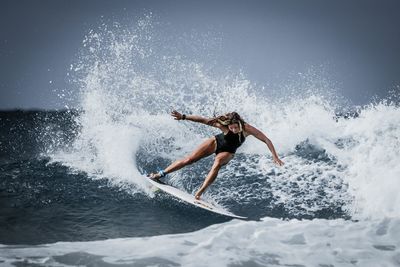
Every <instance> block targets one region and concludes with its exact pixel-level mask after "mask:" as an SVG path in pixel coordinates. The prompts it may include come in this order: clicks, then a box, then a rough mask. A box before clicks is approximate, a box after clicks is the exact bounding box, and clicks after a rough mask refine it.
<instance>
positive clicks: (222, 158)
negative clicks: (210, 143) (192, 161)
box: [195, 152, 234, 199]
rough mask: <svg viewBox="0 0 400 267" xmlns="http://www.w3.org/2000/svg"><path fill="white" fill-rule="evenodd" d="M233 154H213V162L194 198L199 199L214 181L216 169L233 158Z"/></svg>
mask: <svg viewBox="0 0 400 267" xmlns="http://www.w3.org/2000/svg"><path fill="white" fill-rule="evenodd" d="M233 156H234V154H232V153H229V152H221V153H218V154H217V155H216V156H215V160H214V164H213V166H212V167H211V170H210V172H209V173H208V175H207V177H206V179H205V180H204V183H203V184H202V186H201V187H200V189H199V191H197V193H196V195H195V197H196V199H200V196H201V195H202V194H203V193H204V191H205V190H206V189H207V187H208V186H209V185H210V184H212V182H214V180H215V178H216V177H217V175H218V171H219V170H220V169H221V167H222V166H224V165H225V164H227V163H228V162H229V161H230V160H231V159H232V158H233Z"/></svg>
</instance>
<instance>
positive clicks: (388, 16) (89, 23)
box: [0, 0, 400, 109]
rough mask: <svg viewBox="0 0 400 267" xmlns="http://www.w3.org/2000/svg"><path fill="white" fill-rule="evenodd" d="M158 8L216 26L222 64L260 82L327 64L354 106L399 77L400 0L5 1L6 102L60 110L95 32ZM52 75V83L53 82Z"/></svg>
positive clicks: (170, 16) (183, 22)
mask: <svg viewBox="0 0 400 267" xmlns="http://www.w3.org/2000/svg"><path fill="white" fill-rule="evenodd" d="M146 12H152V13H153V14H155V17H157V20H158V22H160V23H161V24H162V23H166V24H167V23H168V24H169V27H173V28H174V29H175V30H176V32H177V33H178V34H179V33H182V36H184V33H190V32H196V33H199V34H201V33H202V32H205V33H206V32H210V31H215V36H219V37H220V38H221V43H220V44H219V45H220V47H222V49H221V51H220V55H219V60H220V61H221V64H227V65H230V66H231V67H232V68H233V69H238V70H239V69H240V70H242V71H243V72H244V74H245V75H246V76H247V77H248V79H250V81H252V82H254V83H257V84H260V85H263V84H265V85H270V84H281V85H282V84H284V83H285V82H286V81H288V80H290V79H291V75H293V73H299V72H300V73H301V72H305V71H307V69H309V68H310V67H312V66H317V67H318V66H322V67H321V68H323V69H325V72H326V75H327V76H328V77H329V79H332V80H333V81H334V82H335V83H337V89H338V90H339V92H340V94H342V95H344V96H345V97H347V98H349V99H350V100H351V101H353V103H355V104H365V103H368V102H369V101H370V99H371V97H372V96H373V95H378V96H381V97H382V96H385V95H386V94H387V92H388V91H389V90H390V89H391V88H393V87H395V86H397V85H399V84H400V52H399V48H400V16H399V14H400V1H350V0H346V1H338V0H329V1H328V0H320V1H309V0H307V1H303V0H297V1H293V0H290V1H285V0H276V1H268V0H265V1H186V0H185V1H167V0H160V1H151V0H143V1H131V0H130V1H123V0H119V1H111V0H109V1H104V0H97V1H92V0H90V1H89V0H86V1H85V0H80V1H77V0H68V1H67V0H66V1H63V0H51V1H47V0H41V1H39V0H37V1H33V0H31V1H21V0H12V1H11V0H2V1H1V2H0V109H11V108H46V109H52V108H62V107H63V103H62V102H61V101H60V100H59V99H58V97H57V94H56V93H55V92H54V91H55V90H56V89H60V88H66V89H68V86H70V85H69V84H68V83H67V79H66V74H67V72H68V68H69V66H70V64H71V63H73V62H74V60H75V59H76V57H77V54H78V52H79V51H80V49H81V48H82V40H83V38H84V36H85V35H86V34H87V33H88V31H89V30H90V29H94V28H97V26H98V25H99V24H100V23H101V21H104V20H105V19H106V20H107V21H115V22H120V23H124V21H126V20H127V18H128V19H129V20H131V21H132V22H134V21H135V20H137V19H138V18H139V17H142V16H143V14H144V13H146ZM50 81H51V82H50Z"/></svg>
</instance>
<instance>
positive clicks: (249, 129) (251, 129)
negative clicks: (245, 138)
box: [245, 123, 284, 166]
mask: <svg viewBox="0 0 400 267" xmlns="http://www.w3.org/2000/svg"><path fill="white" fill-rule="evenodd" d="M245 130H246V132H247V133H249V134H250V135H253V136H254V137H256V138H257V139H258V140H260V141H261V142H264V143H265V144H267V146H268V148H269V150H270V151H271V153H272V158H273V160H274V162H275V163H276V164H277V165H279V166H282V165H283V164H284V162H283V161H282V160H280V159H279V157H278V154H277V153H276V151H275V147H274V145H273V144H272V142H271V140H269V138H268V137H267V136H266V135H265V134H264V133H263V132H261V131H260V130H258V129H257V128H255V127H253V126H251V125H250V124H248V123H246V124H245Z"/></svg>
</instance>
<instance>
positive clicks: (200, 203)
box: [146, 177, 247, 219]
mask: <svg viewBox="0 0 400 267" xmlns="http://www.w3.org/2000/svg"><path fill="white" fill-rule="evenodd" d="M146 179H147V180H148V181H149V182H150V183H151V184H152V185H153V186H155V187H157V188H158V189H160V190H162V191H164V192H166V193H168V194H170V195H173V196H174V197H177V198H179V199H180V200H183V201H185V202H187V203H189V204H192V205H194V206H197V207H199V208H202V209H205V210H209V211H211V212H215V213H218V214H221V215H225V216H229V217H232V218H237V219H247V217H243V216H239V215H236V214H233V213H232V212H229V211H227V210H225V209H224V208H222V207H218V206H216V205H213V204H210V203H207V202H206V201H204V200H202V199H199V200H197V199H196V198H195V197H194V196H193V195H191V194H189V193H187V192H184V191H181V190H179V189H178V188H176V187H173V186H171V185H167V184H165V183H162V182H160V181H157V180H153V179H150V178H148V177H146Z"/></svg>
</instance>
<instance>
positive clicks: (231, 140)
mask: <svg viewBox="0 0 400 267" xmlns="http://www.w3.org/2000/svg"><path fill="white" fill-rule="evenodd" d="M239 134H240V135H241V136H240V137H241V138H240V139H239ZM245 139H246V138H245V137H244V134H243V131H242V132H240V133H238V134H234V133H233V132H232V131H229V132H228V133H227V134H224V133H220V134H217V135H215V140H216V141H217V149H216V150H215V154H218V153H220V152H230V153H235V152H236V149H237V148H238V147H240V146H241V145H242V144H243V143H244V141H245Z"/></svg>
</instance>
